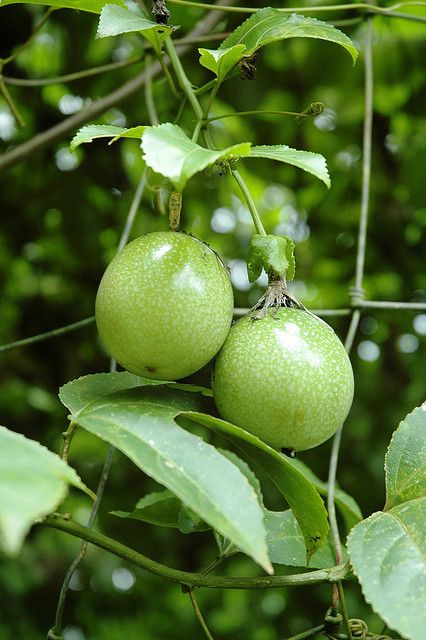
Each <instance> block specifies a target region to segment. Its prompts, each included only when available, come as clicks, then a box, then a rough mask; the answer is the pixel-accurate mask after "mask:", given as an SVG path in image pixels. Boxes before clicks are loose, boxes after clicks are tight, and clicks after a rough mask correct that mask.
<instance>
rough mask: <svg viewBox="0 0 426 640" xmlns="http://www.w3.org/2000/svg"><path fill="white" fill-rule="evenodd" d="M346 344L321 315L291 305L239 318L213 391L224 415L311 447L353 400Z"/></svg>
mask: <svg viewBox="0 0 426 640" xmlns="http://www.w3.org/2000/svg"><path fill="white" fill-rule="evenodd" d="M353 390H354V379H353V373H352V366H351V363H350V361H349V358H348V356H347V354H346V352H345V349H344V347H343V345H342V343H341V342H340V340H339V339H338V337H337V336H336V334H335V333H334V331H333V330H332V329H331V327H329V326H328V325H326V324H325V323H324V322H322V321H321V320H320V319H319V318H317V317H315V316H313V315H311V314H309V313H307V312H306V311H302V310H300V309H293V308H280V309H278V310H275V309H270V310H268V312H267V313H266V315H265V316H264V317H263V318H261V319H254V318H253V316H252V315H249V316H247V317H245V318H242V319H241V320H239V321H238V322H237V323H236V324H235V325H234V326H233V327H232V329H231V331H230V333H229V336H228V338H227V339H226V341H225V344H224V345H223V347H222V349H221V351H220V352H219V354H218V356H217V359H216V364H215V369H214V375H213V394H214V399H215V402H216V406H217V408H218V411H219V413H220V415H221V416H222V418H224V419H225V420H228V421H229V422H232V423H234V424H236V425H238V426H240V427H242V428H243V429H246V430H247V431H250V432H251V433H253V434H255V435H257V436H258V437H259V438H261V439H262V440H264V441H265V442H266V443H268V444H270V445H271V446H273V447H275V448H277V449H281V448H286V449H295V450H296V451H301V450H303V449H311V448H312V447H315V446H317V445H319V444H321V443H322V442H324V441H325V440H327V439H328V438H329V437H330V436H331V435H333V434H334V433H335V432H336V431H337V429H339V427H340V426H341V425H342V424H343V421H344V420H345V418H346V416H347V414H348V412H349V409H350V407H351V404H352V398H353Z"/></svg>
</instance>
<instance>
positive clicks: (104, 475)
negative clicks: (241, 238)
mask: <svg viewBox="0 0 426 640" xmlns="http://www.w3.org/2000/svg"><path fill="white" fill-rule="evenodd" d="M146 173H147V170H146V169H145V170H144V172H143V174H142V177H141V179H140V181H139V183H138V186H137V188H136V191H135V193H134V196H133V199H132V203H131V205H130V209H129V212H128V214H127V218H126V222H125V225H124V228H123V231H122V233H121V237H120V241H119V244H118V247H117V253H119V252H120V251H121V250H122V248H123V247H124V246H125V244H126V243H127V241H128V239H129V234H130V231H131V229H132V226H133V222H134V219H135V216H136V213H137V210H138V209H139V206H140V203H141V201H142V196H143V192H144V189H145V185H146ZM115 370H116V361H115V360H114V359H113V358H112V359H111V361H110V371H115ZM76 426H77V425H75V423H71V425H70V427H69V428H68V430H67V432H65V433H66V436H65V437H64V440H63V446H62V450H61V456H62V457H65V459H66V457H67V456H68V451H69V447H70V443H71V439H72V436H73V434H74V432H75V428H76ZM71 427H72V428H71ZM114 451H115V449H114V447H113V446H112V445H110V446H109V447H108V452H107V457H106V459H105V462H104V465H103V468H102V472H101V476H100V478H99V482H98V487H97V491H96V498H95V500H94V502H93V505H92V508H91V510H90V515H89V519H88V522H87V529H88V530H91V529H92V527H93V525H94V523H95V520H96V517H97V515H98V511H99V506H100V503H101V500H102V498H103V494H104V490H105V486H106V483H107V480H108V476H109V472H110V469H111V465H112V460H113V457H114ZM87 544H88V541H87V540H84V539H83V542H82V543H81V546H80V550H79V552H78V555H77V556H76V557H75V558H74V560H73V562H72V563H71V566H70V567H69V569H68V571H67V573H66V574H65V578H64V581H63V583H62V587H61V591H60V593H59V598H58V604H57V606H56V615H55V624H54V626H53V628H52V629H51V631H50V632H49V634H52V633H53V634H54V635H55V634H56V635H60V633H61V629H62V620H63V614H64V608H65V602H66V598H67V593H68V589H69V585H70V582H71V579H72V577H73V575H74V573H75V571H76V569H77V568H78V566H79V565H80V563H81V562H82V560H83V559H84V558H85V556H86V553H87Z"/></svg>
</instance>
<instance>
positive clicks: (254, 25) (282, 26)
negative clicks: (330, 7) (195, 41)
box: [219, 7, 358, 63]
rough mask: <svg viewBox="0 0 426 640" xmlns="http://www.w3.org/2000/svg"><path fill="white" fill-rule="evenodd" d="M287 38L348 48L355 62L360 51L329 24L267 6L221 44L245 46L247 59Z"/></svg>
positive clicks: (223, 46)
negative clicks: (272, 43) (325, 41)
mask: <svg viewBox="0 0 426 640" xmlns="http://www.w3.org/2000/svg"><path fill="white" fill-rule="evenodd" d="M287 38H318V39H320V40H327V41H328V42H334V43H335V44H339V45H341V46H342V47H344V48H345V49H346V50H347V51H348V52H349V53H350V55H351V57H352V60H353V62H354V63H355V61H356V59H357V57H358V50H357V48H356V47H355V45H354V43H353V42H352V40H351V39H350V38H348V36H347V35H345V34H344V33H343V32H342V31H339V29H336V28H335V27H333V26H332V25H331V24H328V23H327V22H322V21H321V20H316V19H315V18H307V17H305V16H302V15H298V14H296V13H293V14H291V15H288V14H284V13H282V12H280V11H278V10H277V9H271V8H270V7H265V8H264V9H260V11H257V12H256V13H254V14H253V15H251V16H250V17H249V18H247V20H246V21H245V22H243V23H242V24H241V25H240V26H239V27H238V28H237V29H235V31H233V32H232V33H231V34H230V35H229V36H228V37H227V38H226V39H225V40H224V41H223V42H222V43H221V45H220V47H219V49H228V48H230V47H233V46H234V45H237V44H244V45H245V46H246V50H245V51H244V56H245V57H247V56H252V55H253V54H254V53H255V52H256V51H257V50H258V49H260V47H263V46H265V45H266V44H270V43H271V42H277V41H278V40H285V39H287Z"/></svg>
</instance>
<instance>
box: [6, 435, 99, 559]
mask: <svg viewBox="0 0 426 640" xmlns="http://www.w3.org/2000/svg"><path fill="white" fill-rule="evenodd" d="M69 485H72V486H74V487H77V488H78V489H81V490H83V491H85V492H86V493H88V494H89V495H91V497H94V495H93V493H92V492H91V491H89V489H87V487H86V486H85V485H84V484H83V483H82V482H81V480H80V478H79V477H78V475H77V474H76V472H75V471H74V469H72V468H71V467H69V466H68V465H67V464H66V463H65V462H64V461H63V460H61V458H60V457H59V456H58V455H56V454H55V453H52V452H51V451H49V450H48V449H46V448H45V447H43V446H42V445H41V444H39V443H38V442H35V441H34V440H29V439H28V438H25V437H24V436H23V435H21V434H20V433H15V432H14V431H9V429H6V427H2V426H0V548H2V549H3V550H4V551H5V552H6V553H8V554H16V553H17V552H18V551H19V549H20V547H21V545H22V543H23V541H24V538H25V536H26V534H27V533H28V531H29V529H30V527H31V525H32V524H34V522H36V521H37V520H39V519H40V518H42V517H43V516H46V515H47V514H49V513H52V511H54V510H55V509H56V508H57V507H58V506H59V505H60V504H61V502H62V501H63V500H64V498H65V496H66V495H67V493H68V486H69Z"/></svg>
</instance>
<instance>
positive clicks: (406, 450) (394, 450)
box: [385, 403, 426, 510]
mask: <svg viewBox="0 0 426 640" xmlns="http://www.w3.org/2000/svg"><path fill="white" fill-rule="evenodd" d="M425 460H426V403H425V405H424V406H423V407H417V408H416V409H414V411H413V412H412V413H410V414H409V415H408V416H406V418H405V419H404V420H403V421H402V422H401V423H400V425H399V427H398V429H397V430H396V431H395V433H394V434H393V436H392V440H391V442H390V445H389V449H388V451H387V454H386V459H385V472H386V506H385V510H387V509H390V508H391V507H394V506H395V505H397V504H401V503H403V502H406V501H407V500H413V499H415V498H420V497H423V496H425V495H426V464H425Z"/></svg>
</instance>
